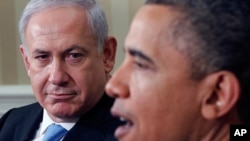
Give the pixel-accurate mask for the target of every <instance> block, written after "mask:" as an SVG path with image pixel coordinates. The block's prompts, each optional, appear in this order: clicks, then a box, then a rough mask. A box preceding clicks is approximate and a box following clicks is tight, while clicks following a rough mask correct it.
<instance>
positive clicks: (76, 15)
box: [26, 6, 88, 37]
mask: <svg viewBox="0 0 250 141" xmlns="http://www.w3.org/2000/svg"><path fill="white" fill-rule="evenodd" d="M87 26H88V25H87V16H86V14H85V12H84V11H83V9H81V8H79V7H76V6H60V7H55V8H48V9H44V10H41V11H39V12H37V13H35V14H33V15H32V17H31V18H30V20H29V22H28V24H27V28H26V35H27V34H32V36H34V37H36V36H39V35H48V34H54V33H62V34H64V33H65V34H67V33H71V32H75V31H76V32H80V31H83V30H79V28H84V27H87ZM76 27H77V28H76ZM85 32H86V31H85Z"/></svg>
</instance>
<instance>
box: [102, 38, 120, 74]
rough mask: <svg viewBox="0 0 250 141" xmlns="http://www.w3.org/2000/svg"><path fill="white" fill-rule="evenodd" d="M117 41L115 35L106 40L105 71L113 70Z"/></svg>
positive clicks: (104, 53) (104, 51)
mask: <svg viewBox="0 0 250 141" xmlns="http://www.w3.org/2000/svg"><path fill="white" fill-rule="evenodd" d="M116 47H117V41H116V39H115V38H114V37H112V36H110V37H108V38H107V39H106V41H105V46H104V50H103V55H104V58H103V63H104V66H105V72H106V73H109V72H111V71H112V69H113V67H114V64H115V55H116Z"/></svg>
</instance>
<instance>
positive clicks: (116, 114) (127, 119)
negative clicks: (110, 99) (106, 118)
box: [111, 108, 133, 125]
mask: <svg viewBox="0 0 250 141" xmlns="http://www.w3.org/2000/svg"><path fill="white" fill-rule="evenodd" d="M118 111H119V112H118ZM111 114H112V115H113V116H114V117H117V118H119V119H120V120H121V121H122V122H123V124H127V123H129V124H131V125H133V121H132V120H131V118H130V117H128V116H126V115H124V114H122V112H121V111H120V110H115V109H114V108H112V109H111Z"/></svg>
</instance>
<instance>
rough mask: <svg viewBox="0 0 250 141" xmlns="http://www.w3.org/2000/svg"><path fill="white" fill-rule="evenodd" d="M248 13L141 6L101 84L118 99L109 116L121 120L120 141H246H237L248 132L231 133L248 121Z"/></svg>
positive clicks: (155, 2) (200, 1) (240, 6)
mask: <svg viewBox="0 0 250 141" xmlns="http://www.w3.org/2000/svg"><path fill="white" fill-rule="evenodd" d="M249 7H250V0H147V1H146V4H145V5H144V6H142V7H141V8H140V10H139V11H138V12H137V14H136V15H135V17H134V19H133V21H132V23H131V26H130V30H129V32H128V34H127V38H126V40H125V43H124V52H125V59H124V61H123V63H122V65H121V66H120V67H119V68H118V69H117V70H116V72H115V73H114V74H113V76H112V78H111V79H110V80H109V82H108V83H107V85H106V91H107V93H108V94H109V95H110V96H112V97H115V98H116V100H115V103H114V106H113V107H112V110H111V111H112V113H113V114H114V115H115V116H117V117H120V118H121V119H123V120H124V121H126V124H124V125H122V126H119V127H118V128H117V130H116V131H115V136H116V137H117V138H118V140H119V141H229V140H230V141H233V140H234V141H250V139H249V138H248V137H249V130H247V134H248V135H246V134H240V136H239V134H238V135H237V131H239V130H241V129H247V128H248V127H249V126H243V125H241V127H236V129H237V128H238V130H234V128H235V126H231V127H232V128H231V129H232V130H229V129H230V125H232V124H249V119H250V110H249V107H250V86H249V84H250V65H249V62H250V40H249V39H250V14H249V13H250V8H249ZM230 131H231V132H230ZM244 131H246V130H244ZM230 133H231V134H230ZM232 133H236V134H232ZM230 135H231V139H229V137H230ZM232 135H233V136H232ZM234 137H235V138H234ZM237 138H238V139H237ZM246 138H248V139H246Z"/></svg>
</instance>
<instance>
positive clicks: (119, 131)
mask: <svg viewBox="0 0 250 141" xmlns="http://www.w3.org/2000/svg"><path fill="white" fill-rule="evenodd" d="M131 128H132V125H129V124H125V125H122V126H119V127H118V128H117V129H116V130H115V136H116V137H117V138H122V137H123V136H125V135H126V134H128V132H129V131H130V130H131Z"/></svg>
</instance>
